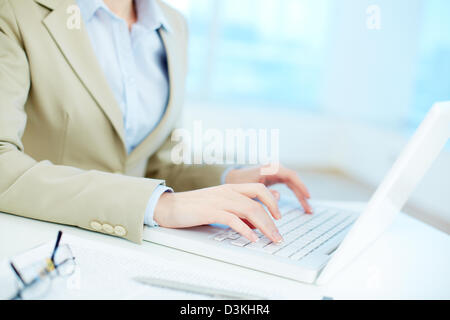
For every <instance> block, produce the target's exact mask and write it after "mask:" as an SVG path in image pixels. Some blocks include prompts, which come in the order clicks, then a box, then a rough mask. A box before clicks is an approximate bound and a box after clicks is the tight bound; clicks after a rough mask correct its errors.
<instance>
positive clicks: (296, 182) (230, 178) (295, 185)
mask: <svg viewBox="0 0 450 320" xmlns="http://www.w3.org/2000/svg"><path fill="white" fill-rule="evenodd" d="M262 169H264V167H256V168H246V169H236V170H232V171H230V172H229V173H228V174H227V176H226V178H225V182H226V183H231V184H237V183H262V184H264V185H265V186H272V185H274V184H278V183H284V184H286V185H287V186H288V187H289V188H290V189H291V190H292V191H293V192H294V194H295V196H296V197H297V199H298V200H299V201H300V203H301V204H302V207H303V209H305V212H306V213H312V208H311V206H310V204H309V203H308V199H310V198H311V195H310V194H309V191H308V189H307V188H306V186H305V185H304V184H303V182H302V181H301V180H300V178H299V177H298V175H297V173H296V172H295V171H293V170H289V169H287V168H284V167H283V166H279V168H278V170H277V173H276V174H272V175H263V174H262Z"/></svg>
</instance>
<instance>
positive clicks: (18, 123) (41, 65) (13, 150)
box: [0, 0, 223, 243]
mask: <svg viewBox="0 0 450 320" xmlns="http://www.w3.org/2000/svg"><path fill="white" fill-rule="evenodd" d="M74 4H75V0H0V211H1V212H6V213H10V214H15V215H20V216H24V217H29V218H33V219H39V220H45V221H51V222H56V223H61V224H67V225H72V226H78V227H81V228H85V229H89V230H93V231H97V232H102V233H106V234H111V235H115V236H119V237H124V238H127V239H129V240H131V241H134V242H138V243H139V242H141V241H142V231H143V221H144V213H145V209H146V206H147V203H148V200H149V198H150V196H151V194H152V193H153V191H154V190H155V188H156V187H157V186H158V185H160V184H164V183H165V182H166V183H167V185H169V186H171V187H173V188H174V189H175V190H176V191H184V190H191V189H196V188H202V187H208V186H212V185H217V184H220V175H221V174H222V172H223V167H195V166H185V165H182V166H175V165H173V164H172V163H171V162H170V150H171V142H170V139H169V136H170V133H171V131H172V130H173V129H174V126H175V123H176V121H177V119H178V118H179V115H180V113H181V107H182V104H183V94H184V81H185V75H186V65H187V61H186V56H187V54H186V50H187V38H188V37H187V28H186V23H185V21H184V19H183V17H182V16H181V15H180V14H179V13H178V12H176V11H175V10H174V9H172V8H171V7H169V6H168V5H166V4H164V3H163V2H160V6H161V8H162V10H163V14H164V15H165V16H166V19H167V21H168V23H169V24H170V26H171V32H170V33H169V32H167V31H165V30H164V29H163V30H161V31H160V34H161V37H162V39H163V42H164V45H165V47H166V51H167V55H168V67H169V78H170V98H169V104H168V107H167V111H166V113H165V115H164V116H163V119H162V120H161V122H160V124H159V125H158V127H157V128H156V129H155V130H154V131H153V132H152V133H151V134H150V135H149V136H148V137H147V138H146V139H145V140H144V141H143V142H142V144H141V145H139V146H138V147H137V148H136V149H135V150H134V151H133V152H132V153H131V154H130V155H128V154H127V152H126V148H125V144H124V127H123V121H122V114H121V111H120V109H119V106H118V104H117V102H116V101H115V98H114V95H113V93H112V92H111V89H110V87H109V85H108V83H107V80H106V78H105V76H104V74H103V71H102V69H101V67H100V66H99V64H98V62H97V58H96V56H95V54H94V52H93V50H92V48H91V44H90V39H89V37H88V35H87V32H86V30H85V26H84V25H83V24H82V25H81V28H80V29H73V28H68V27H67V20H68V18H69V13H68V12H70V11H68V7H69V6H71V5H74ZM129 174H134V175H135V176H140V177H131V176H129Z"/></svg>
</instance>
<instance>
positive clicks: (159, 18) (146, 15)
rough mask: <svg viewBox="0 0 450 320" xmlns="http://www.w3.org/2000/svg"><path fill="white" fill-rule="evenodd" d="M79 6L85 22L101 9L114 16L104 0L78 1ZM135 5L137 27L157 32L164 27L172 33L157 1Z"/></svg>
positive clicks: (140, 0)
mask: <svg viewBox="0 0 450 320" xmlns="http://www.w3.org/2000/svg"><path fill="white" fill-rule="evenodd" d="M77 4H78V7H79V8H80V11H81V15H82V16H83V19H84V20H85V21H90V20H91V19H92V18H93V17H94V16H95V14H96V13H97V11H98V10H99V9H104V10H106V11H107V12H109V13H110V14H112V15H114V14H113V13H112V12H111V10H109V8H108V7H107V6H106V5H105V3H104V2H103V0H77ZM135 5H136V11H137V15H138V21H137V23H136V24H137V25H140V26H143V27H144V28H146V29H148V30H151V31H155V30H157V29H159V28H160V27H161V26H162V27H164V28H165V29H166V30H167V31H169V32H171V27H170V25H169V23H168V22H167V18H166V16H165V15H164V13H163V11H162V9H161V7H160V5H159V3H158V2H157V1H156V0H135ZM114 16H115V15H114Z"/></svg>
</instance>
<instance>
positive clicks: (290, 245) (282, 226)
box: [213, 207, 356, 261]
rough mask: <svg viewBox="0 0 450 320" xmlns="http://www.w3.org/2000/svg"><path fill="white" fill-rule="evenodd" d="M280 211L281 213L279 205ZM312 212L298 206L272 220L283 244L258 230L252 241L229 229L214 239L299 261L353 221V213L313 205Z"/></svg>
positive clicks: (342, 231)
mask: <svg viewBox="0 0 450 320" xmlns="http://www.w3.org/2000/svg"><path fill="white" fill-rule="evenodd" d="M280 210H281V212H283V210H282V208H280ZM314 212H315V213H314V214H312V215H309V214H305V213H304V212H303V210H302V209H299V208H297V209H290V210H288V211H286V213H284V214H283V218H282V219H281V220H278V221H275V220H274V222H275V225H276V226H277V227H278V230H279V231H280V234H281V235H282V236H283V238H284V241H283V243H280V244H276V243H273V242H272V241H270V240H269V239H268V238H267V237H266V236H264V235H263V234H262V233H261V232H260V231H259V230H256V231H255V232H256V233H257V235H258V236H259V241H258V242H254V243H252V242H250V241H249V240H247V238H245V237H242V236H241V235H240V234H239V233H237V232H235V231H233V230H232V229H227V230H225V231H222V232H220V233H218V234H216V235H215V236H213V239H214V240H215V241H218V242H224V243H228V244H229V245H231V246H236V247H242V248H247V249H250V250H257V251H260V252H264V253H267V254H270V255H275V256H279V257H283V258H289V259H292V260H296V261H299V260H301V259H303V258H305V257H307V256H308V255H310V254H311V253H312V252H314V251H315V250H317V249H318V248H320V247H321V246H323V245H324V244H326V243H327V242H329V241H330V240H332V239H333V238H335V237H336V236H338V235H340V234H342V233H344V232H347V231H348V230H349V229H350V227H351V226H352V224H353V223H354V222H355V220H356V217H355V214H354V213H347V212H341V211H339V210H336V209H332V208H325V207H316V208H314Z"/></svg>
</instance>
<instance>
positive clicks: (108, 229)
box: [102, 223, 114, 233]
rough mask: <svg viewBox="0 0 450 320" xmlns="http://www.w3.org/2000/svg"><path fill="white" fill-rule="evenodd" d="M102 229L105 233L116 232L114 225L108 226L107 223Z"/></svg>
mask: <svg viewBox="0 0 450 320" xmlns="http://www.w3.org/2000/svg"><path fill="white" fill-rule="evenodd" d="M102 229H103V231H105V232H106V233H113V232H114V228H113V227H112V225H110V224H107V223H105V224H103V225H102Z"/></svg>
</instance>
